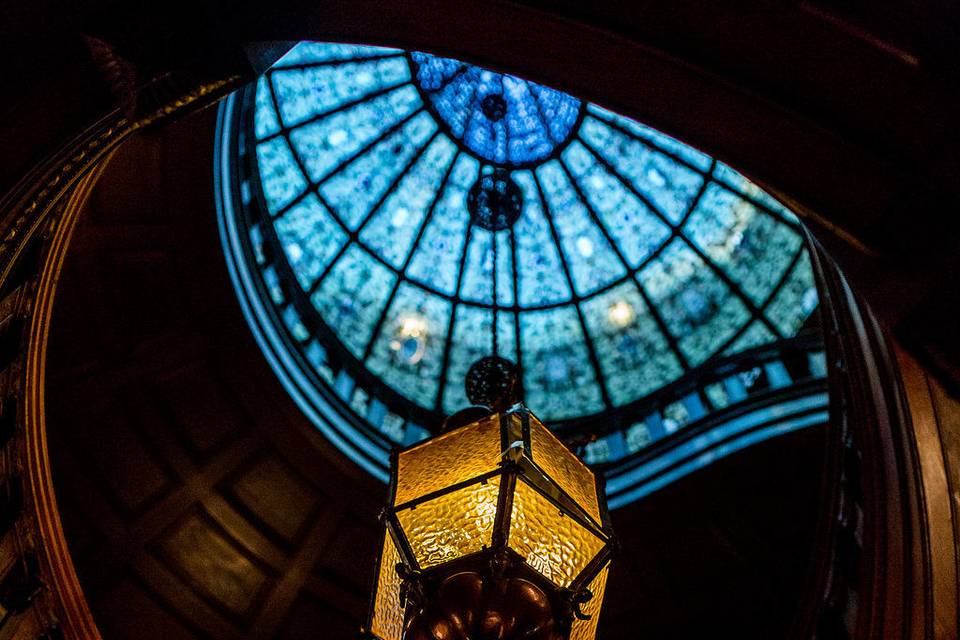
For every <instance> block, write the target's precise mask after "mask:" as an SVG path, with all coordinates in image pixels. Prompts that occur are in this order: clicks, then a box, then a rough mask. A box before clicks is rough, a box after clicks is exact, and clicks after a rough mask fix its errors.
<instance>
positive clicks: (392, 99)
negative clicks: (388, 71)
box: [290, 86, 423, 182]
mask: <svg viewBox="0 0 960 640" xmlns="http://www.w3.org/2000/svg"><path fill="white" fill-rule="evenodd" d="M421 107H423V102H421V100H420V96H419V95H417V90H416V89H414V88H413V87H410V86H406V87H402V88H400V89H397V90H395V91H391V92H389V93H387V94H384V95H382V96H379V97H377V98H374V99H372V100H370V101H368V102H363V103H360V104H358V105H356V106H354V107H351V108H349V109H346V110H344V111H338V112H337V113H335V114H333V115H331V116H328V117H326V118H323V119H321V120H318V121H316V122H311V123H309V124H305V125H302V126H300V127H297V128H296V129H294V130H293V132H291V134H290V141H291V143H292V144H293V146H294V148H295V149H296V150H297V153H298V154H299V155H300V157H301V158H303V163H304V165H305V167H306V170H307V174H308V175H309V177H310V180H312V181H313V182H320V181H321V180H323V179H324V178H326V177H328V176H329V175H330V173H331V172H332V171H334V170H335V169H336V168H337V167H340V166H342V165H343V164H344V163H346V162H348V161H349V160H350V159H351V158H353V157H354V156H355V155H356V154H357V153H359V152H360V151H361V150H362V149H363V148H364V147H365V146H366V145H368V144H371V143H373V142H374V141H375V140H377V139H379V138H380V137H381V136H384V135H386V134H387V132H388V131H389V130H390V128H391V127H393V126H395V125H396V124H397V123H399V122H401V121H403V119H404V118H406V117H408V116H409V115H410V114H411V113H414V112H415V111H416V110H417V109H419V108H421Z"/></svg>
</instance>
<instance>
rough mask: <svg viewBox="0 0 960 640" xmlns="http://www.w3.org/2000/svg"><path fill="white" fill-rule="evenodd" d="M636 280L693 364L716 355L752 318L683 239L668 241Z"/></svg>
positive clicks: (739, 301) (741, 303) (740, 302)
mask: <svg viewBox="0 0 960 640" xmlns="http://www.w3.org/2000/svg"><path fill="white" fill-rule="evenodd" d="M637 280H638V282H639V283H640V285H641V286H643V287H644V288H645V289H646V291H647V292H648V293H649V295H650V298H651V301H652V303H653V304H654V305H656V307H657V309H658V310H659V311H660V314H661V316H662V317H663V319H664V322H666V324H667V328H668V329H669V331H670V332H671V334H673V335H675V336H677V338H678V339H679V344H680V350H681V351H682V352H683V353H684V355H685V356H686V357H687V359H688V361H689V363H690V364H691V366H696V365H698V364H700V363H701V362H703V361H705V360H706V359H707V358H709V357H710V356H712V355H713V354H714V353H715V352H716V351H717V350H718V349H719V348H721V347H722V346H723V344H724V343H725V342H726V341H727V340H728V339H729V338H730V337H732V336H733V335H734V334H735V333H736V331H737V329H739V328H740V327H741V326H743V324H744V323H745V322H748V321H749V320H750V312H749V311H748V309H747V308H746V306H745V305H744V304H743V302H742V301H741V300H740V299H739V298H738V297H737V296H736V295H735V294H734V293H733V291H731V290H730V288H729V287H727V285H726V284H725V283H724V282H723V280H721V279H720V278H719V277H718V276H717V275H716V274H715V273H714V272H713V271H712V270H711V269H710V268H709V267H708V266H707V265H706V264H705V263H704V262H703V261H702V260H701V259H700V257H699V256H697V254H696V253H695V252H694V251H693V250H692V249H691V248H690V247H688V246H687V245H686V244H685V243H684V242H683V241H682V240H674V241H673V242H672V243H670V245H669V246H668V247H667V248H666V249H664V251H663V253H661V254H660V255H659V256H657V258H656V259H655V260H653V261H652V262H651V263H650V264H649V265H648V266H647V267H645V268H644V269H643V270H642V271H640V273H639V274H637Z"/></svg>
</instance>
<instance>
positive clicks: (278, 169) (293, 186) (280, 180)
mask: <svg viewBox="0 0 960 640" xmlns="http://www.w3.org/2000/svg"><path fill="white" fill-rule="evenodd" d="M257 165H258V167H259V169H260V184H261V185H262V188H263V197H264V199H265V200H266V201H267V210H269V211H270V213H272V214H273V215H276V214H278V213H279V212H280V211H282V210H283V208H284V207H286V206H287V205H288V204H290V203H291V202H293V201H294V200H295V199H296V198H297V196H299V195H301V194H302V193H303V192H304V191H305V190H306V188H307V181H306V180H305V179H304V178H303V174H302V173H300V171H299V169H297V163H296V161H295V160H294V159H293V155H292V154H291V153H290V147H288V146H287V141H286V140H284V139H283V138H274V139H273V140H270V141H269V142H264V143H263V144H260V145H258V146H257Z"/></svg>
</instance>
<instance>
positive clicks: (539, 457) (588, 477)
mask: <svg viewBox="0 0 960 640" xmlns="http://www.w3.org/2000/svg"><path fill="white" fill-rule="evenodd" d="M530 449H531V452H532V454H533V461H534V462H535V463H536V464H537V466H539V467H540V468H541V469H543V471H544V472H545V473H546V474H547V475H548V476H550V477H551V478H552V479H553V481H554V482H556V483H557V485H558V486H559V487H560V488H561V489H563V490H564V492H566V494H567V495H568V496H570V497H571V498H573V501H574V502H576V503H577V504H578V505H580V508H581V509H583V510H584V511H585V512H586V513H587V514H588V515H589V516H590V517H591V518H593V519H594V521H595V522H597V523H598V524H599V522H600V503H599V500H598V499H597V483H596V479H595V478H594V476H593V472H592V471H590V469H589V468H587V465H585V464H583V462H581V461H580V458H578V457H577V456H576V455H574V453H573V452H572V451H570V450H569V449H567V447H565V446H564V444H563V443H562V442H560V440H558V439H557V437H556V436H555V435H553V433H551V432H550V430H549V429H547V428H546V427H545V426H543V424H541V422H540V421H539V420H537V419H536V418H535V417H533V416H530Z"/></svg>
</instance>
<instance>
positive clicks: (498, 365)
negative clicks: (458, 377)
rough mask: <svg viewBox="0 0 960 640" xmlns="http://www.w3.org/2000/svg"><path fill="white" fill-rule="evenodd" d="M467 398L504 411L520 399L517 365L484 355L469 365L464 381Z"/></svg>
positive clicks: (497, 357)
mask: <svg viewBox="0 0 960 640" xmlns="http://www.w3.org/2000/svg"><path fill="white" fill-rule="evenodd" d="M465 386H466V391H467V399H468V400H470V402H471V403H472V404H475V405H484V406H486V407H489V408H490V409H492V410H493V411H504V410H506V409H508V408H510V407H512V406H513V405H515V404H516V403H517V402H519V401H520V400H521V398H520V375H519V372H518V370H517V366H516V365H515V364H513V363H512V362H510V361H509V360H507V359H506V358H501V357H499V356H486V357H483V358H480V359H479V360H477V361H476V362H474V363H473V365H471V367H470V370H469V371H467V378H466V381H465Z"/></svg>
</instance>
